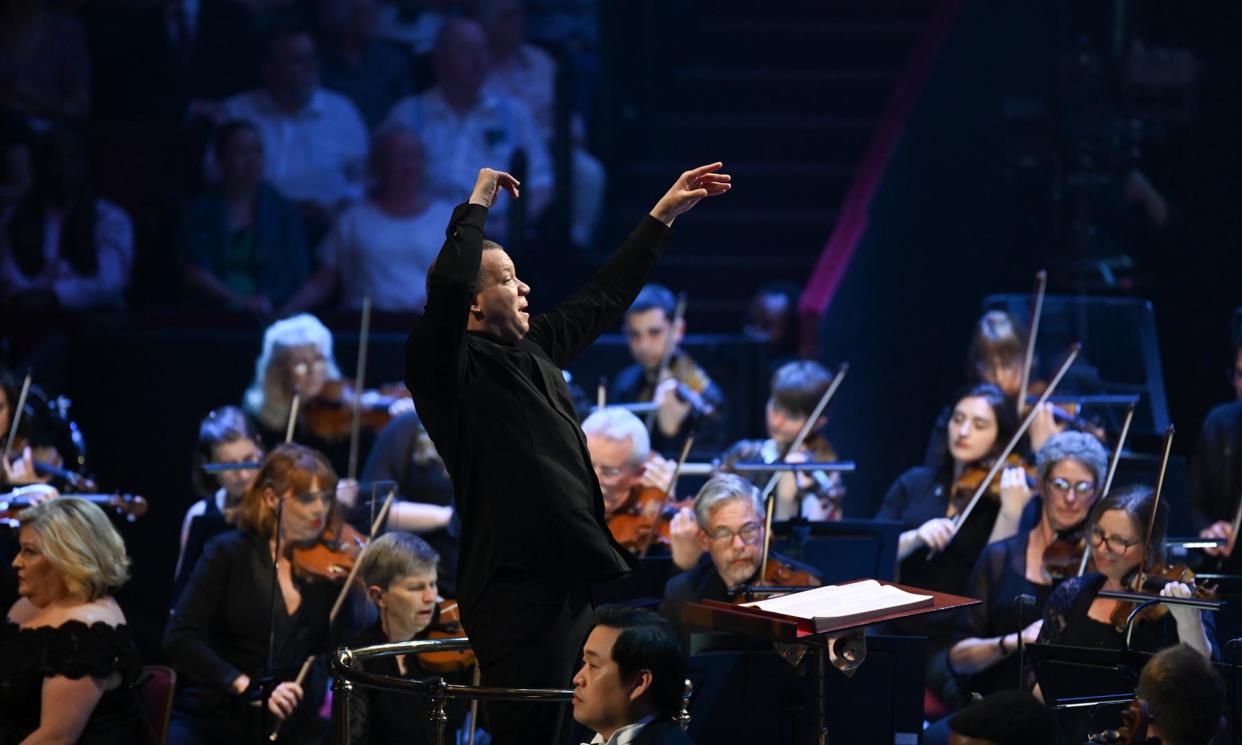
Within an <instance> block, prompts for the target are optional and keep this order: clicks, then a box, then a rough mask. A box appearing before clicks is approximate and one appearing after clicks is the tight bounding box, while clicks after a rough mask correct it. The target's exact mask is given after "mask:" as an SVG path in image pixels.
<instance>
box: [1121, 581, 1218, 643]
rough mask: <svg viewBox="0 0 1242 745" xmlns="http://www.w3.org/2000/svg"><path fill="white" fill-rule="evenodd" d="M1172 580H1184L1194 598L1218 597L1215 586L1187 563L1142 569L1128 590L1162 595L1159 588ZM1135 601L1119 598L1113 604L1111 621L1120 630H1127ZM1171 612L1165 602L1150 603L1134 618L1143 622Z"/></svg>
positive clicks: (1136, 621)
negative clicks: (1197, 573) (1206, 581)
mask: <svg viewBox="0 0 1242 745" xmlns="http://www.w3.org/2000/svg"><path fill="white" fill-rule="evenodd" d="M1171 582H1181V583H1182V584H1184V585H1188V586H1189V587H1190V590H1191V597H1193V598H1194V599H1195V600H1216V599H1217V595H1216V587H1215V586H1214V585H1210V584H1207V583H1205V582H1201V581H1196V580H1195V573H1194V572H1192V571H1191V570H1190V567H1188V566H1186V565H1185V564H1158V565H1156V566H1155V567H1153V568H1152V569H1151V570H1149V571H1139V572H1138V573H1137V574H1136V575H1135V577H1134V579H1133V580H1132V582H1131V583H1130V586H1129V589H1130V590H1131V591H1132V592H1139V593H1143V594H1145V595H1146V594H1150V595H1159V594H1160V591H1161V590H1163V589H1164V588H1165V586H1166V585H1168V584H1169V583H1171ZM1135 605H1136V603H1134V601H1131V600H1119V601H1117V604H1116V605H1115V606H1114V607H1113V612H1112V613H1111V614H1109V617H1108V620H1109V621H1110V622H1111V623H1112V624H1113V627H1114V628H1116V629H1117V630H1119V631H1120V630H1124V629H1125V627H1126V620H1127V619H1129V618H1130V613H1131V612H1133V610H1134V607H1135ZM1168 612H1169V607H1168V606H1167V605H1164V604H1163V603H1157V604H1155V605H1149V606H1148V607H1146V608H1144V609H1143V610H1142V611H1141V612H1140V613H1139V614H1138V618H1136V619H1135V623H1139V622H1140V621H1155V620H1158V619H1160V618H1163V617H1164V616H1165V615H1167V614H1168Z"/></svg>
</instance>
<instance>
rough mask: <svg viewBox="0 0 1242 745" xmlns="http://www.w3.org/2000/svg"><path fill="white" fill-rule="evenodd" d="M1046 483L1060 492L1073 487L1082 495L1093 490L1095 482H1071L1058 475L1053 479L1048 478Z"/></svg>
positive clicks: (1063, 492)
mask: <svg viewBox="0 0 1242 745" xmlns="http://www.w3.org/2000/svg"><path fill="white" fill-rule="evenodd" d="M1048 485H1049V486H1051V487H1052V488H1053V489H1056V490H1057V491H1058V492H1060V493H1062V494H1065V493H1066V492H1068V491H1069V490H1070V489H1071V488H1073V490H1074V491H1076V492H1078V494H1079V495H1081V496H1084V497H1085V496H1087V495H1088V494H1091V493H1092V492H1094V491H1095V482H1093V481H1079V482H1077V483H1074V484H1071V483H1070V482H1069V480H1068V479H1063V478H1061V477H1059V476H1058V477H1057V478H1055V479H1049V480H1048Z"/></svg>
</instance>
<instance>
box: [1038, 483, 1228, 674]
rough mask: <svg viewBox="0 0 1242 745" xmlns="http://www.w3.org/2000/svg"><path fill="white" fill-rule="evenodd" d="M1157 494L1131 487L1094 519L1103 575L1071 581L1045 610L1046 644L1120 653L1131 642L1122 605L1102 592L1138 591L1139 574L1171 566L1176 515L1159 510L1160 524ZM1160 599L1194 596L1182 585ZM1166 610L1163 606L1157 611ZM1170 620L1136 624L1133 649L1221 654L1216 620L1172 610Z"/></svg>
mask: <svg viewBox="0 0 1242 745" xmlns="http://www.w3.org/2000/svg"><path fill="white" fill-rule="evenodd" d="M1154 501H1155V500H1154V493H1153V492H1152V490H1151V489H1149V488H1148V487H1145V486H1130V487H1126V488H1124V489H1121V490H1118V491H1115V492H1113V493H1112V494H1109V495H1107V496H1105V497H1104V498H1103V499H1101V500H1100V501H1099V502H1098V503H1097V504H1096V505H1095V507H1094V508H1093V509H1092V510H1091V515H1090V517H1088V518H1087V544H1088V545H1089V546H1090V548H1091V558H1092V560H1093V561H1094V563H1095V569H1096V571H1095V572H1092V573H1090V574H1087V575H1085V576H1082V577H1072V578H1070V579H1067V580H1065V582H1063V583H1062V584H1061V586H1060V587H1058V588H1057V589H1056V591H1055V592H1053V593H1052V596H1051V597H1049V598H1048V602H1047V604H1046V605H1045V606H1044V614H1043V628H1042V629H1040V632H1039V641H1040V642H1045V643H1048V644H1067V645H1073V646H1077V647H1107V648H1112V649H1120V648H1121V646H1122V642H1123V641H1124V638H1125V633H1124V629H1122V628H1120V627H1119V624H1118V623H1117V620H1118V619H1117V618H1116V616H1115V614H1114V611H1115V610H1116V609H1117V605H1118V603H1120V602H1123V601H1118V600H1114V599H1110V598H1101V597H1097V595H1098V593H1099V592H1100V591H1101V590H1117V591H1131V590H1133V589H1135V588H1133V587H1131V585H1132V582H1133V578H1134V577H1135V575H1137V574H1138V573H1139V570H1140V569H1142V570H1150V569H1153V568H1155V567H1158V566H1160V565H1162V564H1163V562H1164V558H1165V546H1164V540H1165V531H1166V530H1167V525H1168V511H1167V509H1166V507H1165V503H1164V502H1159V503H1157V508H1156V514H1155V515H1154V517H1153V516H1152V504H1153V502H1154ZM1149 520H1150V524H1151V538H1150V541H1149V542H1148V543H1147V544H1146V545H1145V544H1144V529H1145V527H1146V526H1147V525H1148V521H1149ZM1159 594H1160V595H1161V596H1166V597H1190V596H1191V595H1192V594H1193V588H1192V587H1190V586H1189V585H1187V584H1185V583H1182V582H1176V581H1173V582H1168V583H1167V584H1165V585H1164V587H1163V588H1162V589H1161V590H1160V592H1159ZM1157 607H1162V606H1157ZM1163 607H1167V610H1168V612H1167V613H1160V614H1159V617H1158V618H1154V619H1149V618H1147V617H1146V614H1145V615H1143V616H1140V617H1139V619H1138V620H1136V621H1135V627H1134V633H1133V636H1132V637H1131V643H1130V647H1131V648H1132V649H1136V650H1139V651H1144V652H1156V651H1159V650H1161V649H1163V648H1165V647H1168V646H1171V645H1173V644H1177V643H1178V642H1181V643H1184V644H1187V645H1189V646H1190V647H1193V648H1194V649H1195V650H1196V651H1198V652H1199V653H1200V654H1202V655H1203V656H1205V657H1212V656H1214V654H1215V621H1214V619H1213V617H1212V614H1211V613H1209V612H1207V611H1201V610H1198V609H1197V608H1191V607H1187V606H1178V605H1169V606H1163Z"/></svg>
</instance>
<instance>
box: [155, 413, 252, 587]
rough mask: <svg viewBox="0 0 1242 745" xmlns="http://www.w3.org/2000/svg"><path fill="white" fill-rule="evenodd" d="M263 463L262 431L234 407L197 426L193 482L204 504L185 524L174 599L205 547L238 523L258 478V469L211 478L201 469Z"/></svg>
mask: <svg viewBox="0 0 1242 745" xmlns="http://www.w3.org/2000/svg"><path fill="white" fill-rule="evenodd" d="M262 459H263V440H262V438H261V437H259V431H258V429H256V428H255V426H254V424H253V423H252V422H251V421H250V420H249V419H247V418H246V415H245V414H244V413H242V410H241V409H239V408H237V407H236V406H223V407H221V408H219V409H216V410H215V411H212V412H210V413H209V414H207V416H205V417H203V421H202V422H200V423H199V425H198V449H197V450H196V451H195V453H194V472H193V473H192V474H191V480H192V482H193V483H194V490H195V492H197V493H198V495H199V496H200V497H201V499H199V500H198V501H197V502H195V503H194V504H193V505H191V507H190V509H188V510H186V511H185V517H184V518H183V519H182V521H181V553H180V554H179V555H178V557H177V569H176V573H175V575H174V576H175V579H174V580H173V598H176V597H177V595H179V594H180V593H181V588H182V587H184V586H185V581H186V580H187V579H189V577H190V573H191V572H193V571H194V564H195V563H196V562H197V561H198V557H199V554H201V553H202V552H203V546H204V545H205V544H206V543H207V541H209V540H210V539H211V538H213V537H214V536H217V535H219V534H220V533H224V532H226V531H228V530H229V529H230V528H232V527H233V525H234V524H235V523H236V521H237V508H238V507H240V506H241V501H242V497H243V496H245V494H246V490H248V489H249V488H250V487H251V485H252V484H254V477H255V475H257V474H258V472H259V469H258V468H257V467H255V468H241V469H238V470H235V471H221V472H219V473H216V474H211V473H206V472H205V471H203V469H202V467H203V465H205V464H207V463H218V464H225V465H231V464H240V463H258V462H259V461H260V460H262Z"/></svg>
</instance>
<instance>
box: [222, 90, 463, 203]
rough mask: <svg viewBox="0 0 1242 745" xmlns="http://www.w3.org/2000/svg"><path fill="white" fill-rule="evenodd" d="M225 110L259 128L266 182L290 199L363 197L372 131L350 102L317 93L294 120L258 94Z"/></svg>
mask: <svg viewBox="0 0 1242 745" xmlns="http://www.w3.org/2000/svg"><path fill="white" fill-rule="evenodd" d="M224 108H225V111H226V112H227V113H228V117H229V118H230V119H246V120H248V121H250V122H253V123H254V125H255V126H256V127H258V129H259V135H260V137H262V139H263V158H264V162H265V164H266V169H265V170H266V176H267V180H268V181H270V182H271V183H272V184H273V185H275V186H276V188H277V189H279V190H280V192H281V193H282V194H284V195H285V196H286V197H288V198H289V199H292V200H293V201H295V202H302V201H311V202H315V203H317V204H320V205H323V206H331V205H333V204H335V203H337V202H339V201H340V200H342V199H345V200H349V201H356V200H359V199H361V198H362V195H363V176H364V173H365V165H366V157H367V146H368V143H367V127H366V124H364V123H363V121H362V115H361V114H359V113H358V109H357V108H356V107H355V106H354V104H353V103H352V102H350V100H349V99H347V98H345V97H344V96H342V95H340V94H339V93H333V92H332V91H329V90H327V89H324V88H317V89H315V92H314V94H313V95H312V96H311V100H310V103H309V104H308V105H307V106H306V108H304V109H302V110H301V111H299V112H297V113H295V114H292V115H289V114H286V113H284V112H283V111H281V110H280V109H279V108H277V107H276V103H275V102H274V101H272V97H271V96H270V95H268V93H267V91H265V90H263V89H258V90H253V91H248V92H246V93H239V94H237V95H236V96H233V97H232V98H230V99H228V100H226V101H225V102H224ZM467 193H469V192H467Z"/></svg>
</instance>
